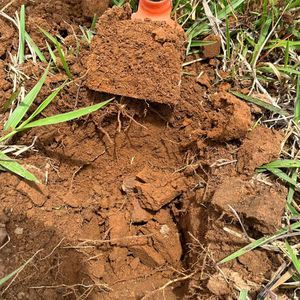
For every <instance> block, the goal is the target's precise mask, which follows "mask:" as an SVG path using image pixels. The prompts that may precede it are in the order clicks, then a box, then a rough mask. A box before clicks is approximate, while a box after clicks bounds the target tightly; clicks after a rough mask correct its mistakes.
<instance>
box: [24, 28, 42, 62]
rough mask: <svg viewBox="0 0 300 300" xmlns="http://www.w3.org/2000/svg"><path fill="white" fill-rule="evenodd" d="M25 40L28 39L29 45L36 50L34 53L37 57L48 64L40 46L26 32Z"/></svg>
mask: <svg viewBox="0 0 300 300" xmlns="http://www.w3.org/2000/svg"><path fill="white" fill-rule="evenodd" d="M25 39H26V42H27V44H28V45H30V47H31V48H32V49H33V50H34V52H35V53H36V55H37V56H38V58H39V59H40V61H42V62H47V60H46V58H45V56H44V54H43V53H42V51H41V50H40V48H39V47H38V45H37V44H36V43H35V42H34V41H33V39H32V38H31V36H30V35H29V34H28V33H27V32H26V31H25Z"/></svg>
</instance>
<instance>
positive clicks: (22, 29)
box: [18, 4, 25, 64]
mask: <svg viewBox="0 0 300 300" xmlns="http://www.w3.org/2000/svg"><path fill="white" fill-rule="evenodd" d="M19 35H20V37H19V53H18V56H19V64H22V63H24V61H25V5H24V4H23V5H22V6H21V11H20V28H19Z"/></svg>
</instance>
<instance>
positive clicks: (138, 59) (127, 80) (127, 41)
mask: <svg viewBox="0 0 300 300" xmlns="http://www.w3.org/2000/svg"><path fill="white" fill-rule="evenodd" d="M130 17H131V9H130V6H129V5H126V6H125V9H124V10H120V9H119V8H118V7H115V8H113V9H111V10H109V11H108V12H107V13H105V14H104V15H103V16H102V17H101V18H100V20H99V22H98V26H97V34H96V36H95V37H94V39H93V42H92V50H91V54H90V55H89V58H88V62H87V66H88V75H87V86H88V87H89V88H90V89H92V90H96V91H100V92H106V93H110V94H116V95H122V96H127V97H132V98H136V99H144V100H150V101H154V102H159V103H165V104H170V105H173V104H176V103H177V102H178V100H179V98H180V79H181V69H182V63H183V53H184V44H185V36H184V33H183V30H182V29H181V28H179V26H178V27H174V28H173V27H171V26H169V25H167V24H166V23H164V22H151V21H145V22H143V21H132V20H131V19H130Z"/></svg>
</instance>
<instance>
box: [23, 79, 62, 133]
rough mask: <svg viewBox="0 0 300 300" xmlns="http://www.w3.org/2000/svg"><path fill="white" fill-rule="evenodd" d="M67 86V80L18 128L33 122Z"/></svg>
mask: <svg viewBox="0 0 300 300" xmlns="http://www.w3.org/2000/svg"><path fill="white" fill-rule="evenodd" d="M65 86H66V82H65V83H63V84H62V85H61V86H59V87H58V88H57V89H56V90H55V91H54V92H52V93H51V94H50V96H48V97H47V98H46V99H45V100H44V101H43V102H42V103H41V104H40V105H39V106H38V108H37V109H36V110H35V111H34V112H33V113H32V115H31V116H30V117H29V118H28V119H27V120H26V121H24V122H23V123H22V124H21V125H20V126H19V127H18V128H17V129H18V130H19V129H21V128H22V127H24V126H25V125H27V124H28V123H29V122H31V121H32V120H33V119H34V118H35V117H37V116H38V115H39V114H40V113H41V112H42V111H43V110H44V109H46V108H47V106H48V105H49V104H50V103H51V102H52V101H53V99H54V98H55V97H56V96H57V95H58V93H60V91H61V90H62V89H63V88H64V87H65Z"/></svg>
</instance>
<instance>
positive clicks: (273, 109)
mask: <svg viewBox="0 0 300 300" xmlns="http://www.w3.org/2000/svg"><path fill="white" fill-rule="evenodd" d="M230 93H231V94H233V95H234V96H236V97H238V98H241V99H243V100H246V101H248V102H250V103H253V104H256V105H258V106H261V107H263V108H265V109H267V110H269V111H271V112H273V113H277V114H280V115H282V116H288V115H289V114H288V112H287V111H285V110H283V109H281V108H278V107H276V106H274V105H272V104H270V103H267V102H265V101H262V100H260V99H257V98H254V97H251V96H247V95H244V94H241V93H239V92H234V91H230Z"/></svg>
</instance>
